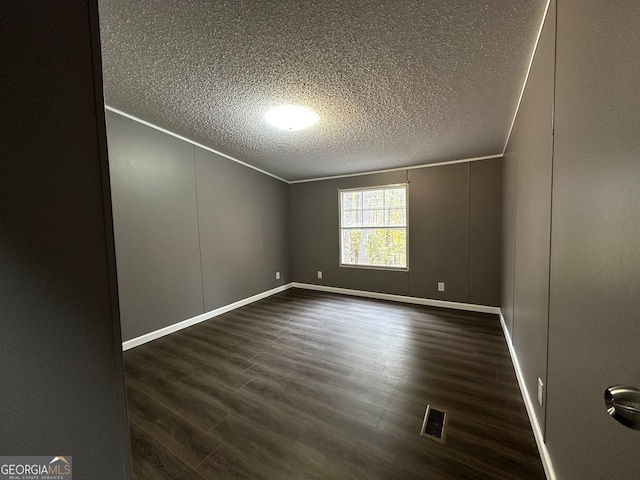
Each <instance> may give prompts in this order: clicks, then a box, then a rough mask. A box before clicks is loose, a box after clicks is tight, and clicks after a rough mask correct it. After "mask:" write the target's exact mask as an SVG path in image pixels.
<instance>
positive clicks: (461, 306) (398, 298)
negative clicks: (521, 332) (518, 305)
mask: <svg viewBox="0 0 640 480" xmlns="http://www.w3.org/2000/svg"><path fill="white" fill-rule="evenodd" d="M291 286H292V287H293V288H303V289H306V290H317V291H320V292H329V293H340V294H342V295H353V296H354V297H366V298H377V299H379V300H390V301H392V302H403V303H413V304H416V305H427V306H429V307H442V308H452V309H454V310H466V311H469V312H480V313H493V314H496V315H499V314H500V309H499V308H498V307H487V306H486V305H475V304H473V303H460V302H448V301H445V300H432V299H430V298H419V297H408V296H405V295H394V294H391V293H377V292H368V291H366V290H352V289H350V288H340V287H328V286H326V285H314V284H311V283H297V282H293V283H291Z"/></svg>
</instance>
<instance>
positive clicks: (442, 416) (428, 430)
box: [420, 405, 447, 443]
mask: <svg viewBox="0 0 640 480" xmlns="http://www.w3.org/2000/svg"><path fill="white" fill-rule="evenodd" d="M446 428H447V412H446V411H445V410H443V409H441V408H436V407H432V406H431V405H427V411H426V412H425V414H424V421H423V422H422V428H421V429H420V435H421V436H423V437H427V438H430V439H431V440H435V441H436V442H440V443H444V439H445V436H446V433H447V432H446Z"/></svg>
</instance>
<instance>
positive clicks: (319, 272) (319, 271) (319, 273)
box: [318, 270, 322, 278]
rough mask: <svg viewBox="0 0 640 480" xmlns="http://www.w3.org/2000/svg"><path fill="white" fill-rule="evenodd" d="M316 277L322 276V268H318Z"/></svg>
mask: <svg viewBox="0 0 640 480" xmlns="http://www.w3.org/2000/svg"><path fill="white" fill-rule="evenodd" d="M318 278H322V270H318Z"/></svg>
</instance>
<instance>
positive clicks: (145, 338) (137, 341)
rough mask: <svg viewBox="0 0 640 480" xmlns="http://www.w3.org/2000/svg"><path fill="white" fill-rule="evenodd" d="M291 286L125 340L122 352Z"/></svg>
mask: <svg viewBox="0 0 640 480" xmlns="http://www.w3.org/2000/svg"><path fill="white" fill-rule="evenodd" d="M291 285H292V284H291V283H288V284H286V285H282V286H280V287H277V288H273V289H271V290H267V291H266V292H262V293H258V294H257V295H253V296H251V297H248V298H245V299H243V300H238V301H237V302H233V303H230V304H229V305H225V306H224V307H220V308H216V309H215V310H211V311H210V312H205V313H202V314H200V315H198V316H196V317H193V318H189V319H187V320H183V321H182V322H178V323H174V324H173V325H169V326H168V327H164V328H161V329H159V330H156V331H154V332H150V333H146V334H144V335H141V336H139V337H136V338H132V339H131V340H127V341H126V342H123V343H122V351H125V350H129V349H130V348H133V347H137V346H138V345H142V344H143V343H147V342H150V341H151V340H155V339H157V338H160V337H164V336H165V335H169V334H170V333H173V332H177V331H178V330H182V329H183V328H187V327H190V326H191V325H195V324H196V323H200V322H204V321H205V320H209V319H211V318H213V317H217V316H218V315H222V314H223V313H227V312H230V311H231V310H235V309H236V308H240V307H244V306H245V305H249V304H250V303H253V302H257V301H258V300H262V299H263V298H267V297H270V296H271V295H275V294H276V293H280V292H284V291H285V290H288V289H289V288H291Z"/></svg>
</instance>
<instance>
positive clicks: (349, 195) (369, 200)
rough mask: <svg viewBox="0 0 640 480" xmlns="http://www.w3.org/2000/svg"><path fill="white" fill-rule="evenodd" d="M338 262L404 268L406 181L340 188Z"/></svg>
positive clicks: (405, 265) (405, 260)
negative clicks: (400, 183) (384, 184)
mask: <svg viewBox="0 0 640 480" xmlns="http://www.w3.org/2000/svg"><path fill="white" fill-rule="evenodd" d="M339 195H340V255H341V259H340V264H341V265H344V266H351V265H353V266H364V267H378V268H397V269H406V268H407V185H406V184H402V185H386V186H382V187H373V188H358V189H350V190H340V191H339Z"/></svg>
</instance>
